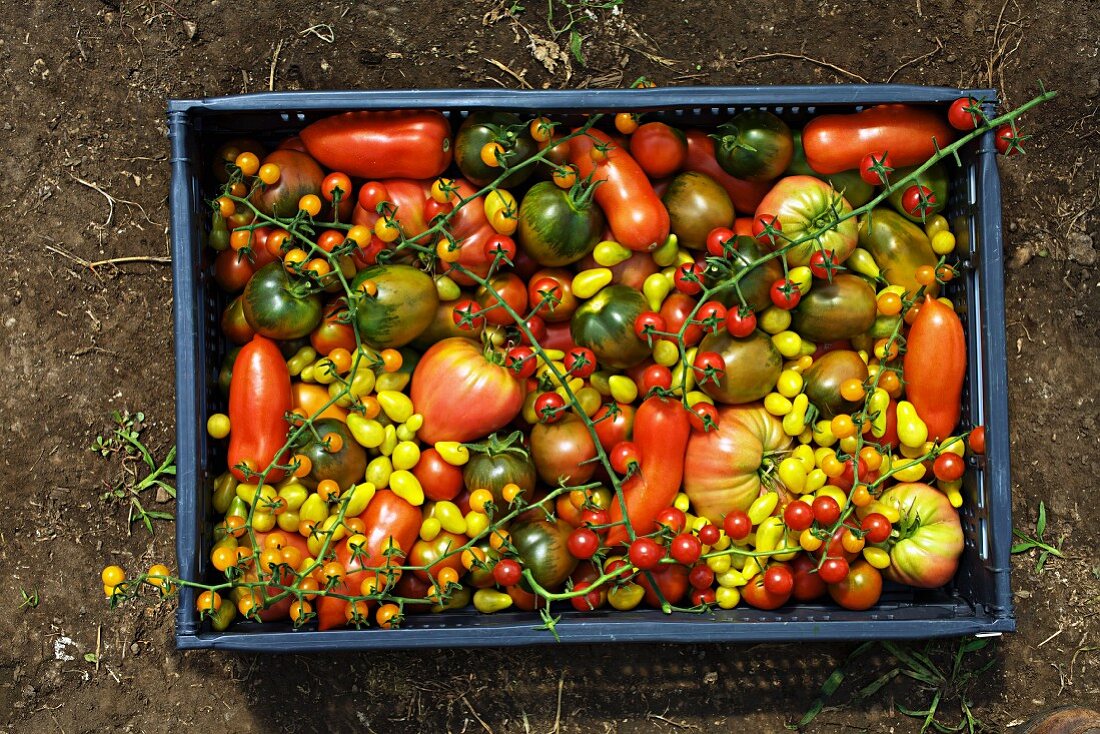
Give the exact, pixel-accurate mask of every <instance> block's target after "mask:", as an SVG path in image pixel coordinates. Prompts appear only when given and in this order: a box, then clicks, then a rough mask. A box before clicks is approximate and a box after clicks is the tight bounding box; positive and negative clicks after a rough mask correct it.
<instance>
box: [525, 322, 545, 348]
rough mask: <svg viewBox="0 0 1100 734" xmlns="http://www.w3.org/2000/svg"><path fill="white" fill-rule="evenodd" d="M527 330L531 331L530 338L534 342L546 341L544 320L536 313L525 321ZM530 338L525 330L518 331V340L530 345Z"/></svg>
mask: <svg viewBox="0 0 1100 734" xmlns="http://www.w3.org/2000/svg"><path fill="white" fill-rule="evenodd" d="M525 323H526V326H527V331H529V332H531V338H533V339H534V340H535V341H536V342H538V343H540V344H541V343H542V342H544V341H546V322H545V321H543V319H542V317H541V316H539V315H538V314H535V315H534V316H531V317H530V318H528V319H527V321H526V322H525ZM531 338H528V336H527V333H526V332H520V340H521V341H522V342H523V343H524V344H527V345H529V346H530V345H531Z"/></svg>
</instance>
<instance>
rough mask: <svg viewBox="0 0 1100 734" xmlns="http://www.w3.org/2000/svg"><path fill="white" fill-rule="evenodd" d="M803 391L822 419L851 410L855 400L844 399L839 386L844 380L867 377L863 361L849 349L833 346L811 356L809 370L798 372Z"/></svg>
mask: <svg viewBox="0 0 1100 734" xmlns="http://www.w3.org/2000/svg"><path fill="white" fill-rule="evenodd" d="M802 378H803V381H804V384H805V393H806V395H807V396H808V397H809V398H810V402H811V403H813V404H814V405H815V406H816V407H817V409H818V410H820V411H821V416H822V417H823V418H832V417H833V416H836V415H840V414H844V413H851V412H853V411H855V410H857V409H858V407H859V405H860V404H858V403H854V402H851V401H848V400H845V399H844V396H843V395H841V394H840V386H841V385H843V384H844V382H845V381H847V380H859V381H860V384H862V383H863V382H865V381H866V380H867V363H866V362H864V361H863V359H861V358H860V356H859V355H858V354H857V353H855V352H853V351H851V350H850V349H834V350H831V351H829V352H826V353H825V354H823V355H821V356H820V357H819V358H817V359H815V360H814V362H813V364H812V365H810V369H808V370H806V371H805V372H804V373H802Z"/></svg>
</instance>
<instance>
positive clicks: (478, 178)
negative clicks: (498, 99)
mask: <svg viewBox="0 0 1100 734" xmlns="http://www.w3.org/2000/svg"><path fill="white" fill-rule="evenodd" d="M492 143H497V144H498V145H500V146H501V154H502V155H503V157H504V160H505V162H506V163H507V165H508V166H512V167H514V166H516V165H518V164H520V163H522V162H523V161H525V160H527V159H528V158H530V157H531V156H533V155H534V154H535V153H537V152H538V143H536V142H535V140H534V138H532V137H531V130H530V128H529V127H528V126H527V125H524V124H523V122H522V120H520V118H519V116H518V115H515V114H513V113H511V112H500V111H478V112H474V113H472V114H471V115H470V116H469V117H467V118H466V119H465V120H464V121H463V123H462V125H461V126H460V127H459V128H458V135H457V136H456V137H455V163H456V164H458V168H459V170H460V171H462V175H463V176H465V177H466V178H468V179H469V180H470V181H471V182H472V183H474V184H475V185H477V186H485V185H486V184H488V183H490V182H492V181H495V180H496V179H497V177H498V176H500V174H501V173H502V171H501V169H500V167H499V166H491V165H488V164H486V162H485V160H484V159H483V158H482V155H481V151H482V149H483V148H484V147H485V146H486V145H490V144H492ZM494 162H495V161H494ZM533 171H534V167H533V166H526V167H524V168H521V169H519V170H518V171H514V172H513V173H511V174H509V175H508V176H507V177H505V179H504V180H503V181H501V182H500V184H499V185H500V186H501V188H506V189H511V188H513V187H515V186H518V185H519V184H522V183H523V182H524V181H526V180H527V179H528V178H529V177H530V176H531V173H532V172H533Z"/></svg>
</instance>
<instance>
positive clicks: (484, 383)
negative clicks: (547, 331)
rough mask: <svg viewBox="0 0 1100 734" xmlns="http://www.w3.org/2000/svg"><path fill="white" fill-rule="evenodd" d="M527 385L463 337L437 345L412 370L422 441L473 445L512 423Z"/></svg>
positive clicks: (414, 396)
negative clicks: (420, 418)
mask: <svg viewBox="0 0 1100 734" xmlns="http://www.w3.org/2000/svg"><path fill="white" fill-rule="evenodd" d="M523 393H524V390H523V385H522V383H520V382H519V381H518V380H516V378H515V377H514V376H513V375H512V374H511V372H510V371H509V370H508V368H506V367H504V366H503V365H499V364H494V363H493V362H490V361H489V360H488V359H486V357H485V354H484V353H483V352H482V348H481V346H480V345H479V344H478V343H476V342H473V341H471V340H469V339H465V338H463V337H451V338H449V339H444V340H442V341H440V342H436V343H435V344H434V345H433V346H432V347H431V348H430V349H429V350H428V351H427V352H425V353H424V356H423V357H422V358H421V359H420V361H419V362H418V363H417V365H416V369H415V370H413V376H412V388H411V391H410V397H411V398H412V401H413V404H414V405H415V406H416V410H417V412H418V413H420V414H421V415H423V416H424V425H423V427H422V428H421V429H420V431H419V432H418V437H419V438H420V440H421V441H424V442H426V443H430V444H434V443H435V442H437V441H471V440H473V439H476V438H481V437H482V436H486V435H488V434H490V433H492V432H493V431H496V430H499V429H501V428H503V427H504V426H506V425H508V424H509V423H510V422H511V421H512V419H514V418H515V417H516V416H517V415H519V412H520V410H521V409H522V408H523Z"/></svg>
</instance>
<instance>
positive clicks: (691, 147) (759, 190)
mask: <svg viewBox="0 0 1100 734" xmlns="http://www.w3.org/2000/svg"><path fill="white" fill-rule="evenodd" d="M687 146H688V154H687V160H686V161H685V162H684V170H685V171H695V172H697V173H705V174H706V175H708V176H710V177H711V178H713V179H714V180H715V182H717V183H718V185H719V186H721V187H722V188H724V189H725V190H726V193H727V194H729V195H730V201H732V202H733V208H734V210H736V211H738V212H747V213H749V214H752V212H755V211H756V207H757V206H758V205H759V204H760V202H761V200H762V199H763V198H764V194H766V193H768V190H769V189H770V188H771V187H772V185H771V182H770V181H742V180H741V179H739V178H734V177H733V176H731V175H729V174H728V173H726V171H725V169H724V168H722V167H721V166H720V165H718V159H717V158H715V157H714V139H713V138H711V137H710V136H709V135H707V134H706V133H705V132H703V131H702V130H688V131H687ZM738 234H740V233H738ZM750 234H751V233H750Z"/></svg>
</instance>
